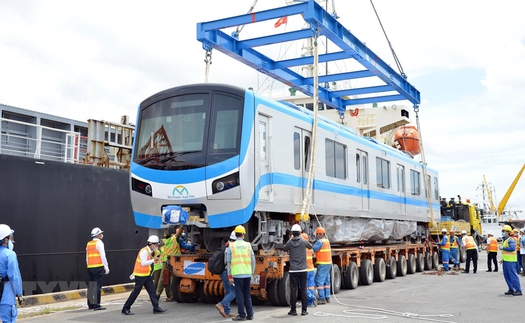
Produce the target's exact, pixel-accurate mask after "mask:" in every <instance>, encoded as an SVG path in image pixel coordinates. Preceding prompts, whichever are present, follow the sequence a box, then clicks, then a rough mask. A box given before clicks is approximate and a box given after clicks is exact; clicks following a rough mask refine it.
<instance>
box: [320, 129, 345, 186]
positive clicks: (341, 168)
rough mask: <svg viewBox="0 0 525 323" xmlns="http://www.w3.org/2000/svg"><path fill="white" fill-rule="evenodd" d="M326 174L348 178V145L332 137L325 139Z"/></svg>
mask: <svg viewBox="0 0 525 323" xmlns="http://www.w3.org/2000/svg"><path fill="white" fill-rule="evenodd" d="M325 167H326V176H330V177H335V178H341V179H345V178H346V146H344V145H342V144H340V143H338V142H335V141H333V140H330V139H326V140H325Z"/></svg>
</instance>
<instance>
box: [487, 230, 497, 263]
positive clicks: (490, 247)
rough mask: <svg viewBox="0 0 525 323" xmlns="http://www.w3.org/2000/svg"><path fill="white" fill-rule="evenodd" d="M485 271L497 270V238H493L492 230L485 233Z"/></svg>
mask: <svg viewBox="0 0 525 323" xmlns="http://www.w3.org/2000/svg"><path fill="white" fill-rule="evenodd" d="M487 236H488V238H487V267H488V269H487V272H489V273H490V272H497V271H498V240H497V239H496V238H494V232H492V231H489V232H488V233H487ZM492 264H494V270H492Z"/></svg>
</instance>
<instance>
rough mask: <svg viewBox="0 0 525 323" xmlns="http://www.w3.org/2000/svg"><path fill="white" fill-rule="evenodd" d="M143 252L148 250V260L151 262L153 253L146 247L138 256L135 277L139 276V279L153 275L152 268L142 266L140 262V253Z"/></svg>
mask: <svg viewBox="0 0 525 323" xmlns="http://www.w3.org/2000/svg"><path fill="white" fill-rule="evenodd" d="M142 250H146V252H147V254H148V259H147V260H151V253H150V251H149V248H148V247H144V248H142V249H140V251H139V253H138V255H137V260H136V261H135V268H134V269H133V275H135V276H138V277H147V276H149V275H150V274H151V267H150V266H142V263H141V262H140V253H141V252H142Z"/></svg>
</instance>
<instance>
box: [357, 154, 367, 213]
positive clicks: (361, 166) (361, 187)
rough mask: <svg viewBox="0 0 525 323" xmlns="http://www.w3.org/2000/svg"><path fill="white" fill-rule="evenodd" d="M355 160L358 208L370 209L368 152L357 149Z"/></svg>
mask: <svg viewBox="0 0 525 323" xmlns="http://www.w3.org/2000/svg"><path fill="white" fill-rule="evenodd" d="M355 161H356V171H357V174H356V179H357V188H358V197H359V199H360V203H359V204H358V207H359V209H360V210H364V211H369V210H370V190H369V176H368V175H369V172H368V153H367V152H366V151H363V150H359V149H358V150H357V152H356V154H355Z"/></svg>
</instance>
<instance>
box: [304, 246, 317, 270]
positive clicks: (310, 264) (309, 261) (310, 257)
mask: <svg viewBox="0 0 525 323" xmlns="http://www.w3.org/2000/svg"><path fill="white" fill-rule="evenodd" d="M306 268H307V269H306V271H312V270H314V269H315V268H314V251H313V250H312V249H308V248H306Z"/></svg>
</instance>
